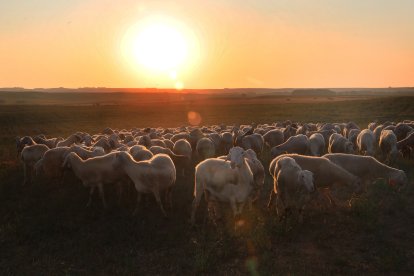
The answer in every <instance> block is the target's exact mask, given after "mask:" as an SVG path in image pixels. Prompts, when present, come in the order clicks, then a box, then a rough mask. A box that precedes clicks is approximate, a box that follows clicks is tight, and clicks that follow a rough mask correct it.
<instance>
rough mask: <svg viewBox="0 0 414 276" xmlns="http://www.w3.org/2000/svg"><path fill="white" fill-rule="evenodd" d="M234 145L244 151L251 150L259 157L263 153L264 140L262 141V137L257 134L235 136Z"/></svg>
mask: <svg viewBox="0 0 414 276" xmlns="http://www.w3.org/2000/svg"><path fill="white" fill-rule="evenodd" d="M248 133H249V132H248ZM234 145H235V146H239V147H242V148H243V149H245V150H247V149H252V150H254V151H255V152H256V154H257V155H260V154H261V153H262V151H263V146H264V139H263V136H262V135H260V134H258V133H253V134H250V135H246V134H243V135H238V134H236V139H235V143H234Z"/></svg>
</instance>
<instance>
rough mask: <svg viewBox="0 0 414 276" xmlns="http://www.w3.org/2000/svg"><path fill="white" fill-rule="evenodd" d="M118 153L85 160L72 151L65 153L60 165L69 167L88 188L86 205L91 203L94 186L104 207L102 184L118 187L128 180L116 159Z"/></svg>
mask: <svg viewBox="0 0 414 276" xmlns="http://www.w3.org/2000/svg"><path fill="white" fill-rule="evenodd" d="M122 153H123V152H122ZM120 154H121V152H112V153H109V154H107V155H103V156H98V157H94V158H90V159H87V160H82V158H80V157H79V156H78V155H77V154H76V153H74V152H70V153H68V154H67V155H66V157H65V160H64V162H63V165H62V167H63V168H64V169H71V170H72V171H73V173H74V174H75V176H76V177H77V178H78V179H79V180H80V181H81V182H82V184H83V185H84V186H85V187H88V188H90V191H89V201H88V203H87V205H86V206H87V207H89V206H90V205H91V203H92V195H93V193H94V191H95V188H98V191H99V194H100V197H101V200H102V205H103V207H104V208H105V209H106V208H107V204H106V200H105V194H104V184H107V183H110V184H117V185H118V187H120V186H121V184H122V183H124V182H128V177H127V176H126V174H125V173H124V171H123V170H121V169H120V161H119V159H118V157H119V155H120ZM131 158H132V157H131Z"/></svg>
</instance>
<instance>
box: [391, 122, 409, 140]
mask: <svg viewBox="0 0 414 276" xmlns="http://www.w3.org/2000/svg"><path fill="white" fill-rule="evenodd" d="M411 131H413V128H412V127H410V126H409V125H408V124H404V123H399V124H397V125H396V126H395V129H394V133H395V136H396V137H397V141H401V140H403V139H404V138H405V137H407V134H408V133H410V132H411Z"/></svg>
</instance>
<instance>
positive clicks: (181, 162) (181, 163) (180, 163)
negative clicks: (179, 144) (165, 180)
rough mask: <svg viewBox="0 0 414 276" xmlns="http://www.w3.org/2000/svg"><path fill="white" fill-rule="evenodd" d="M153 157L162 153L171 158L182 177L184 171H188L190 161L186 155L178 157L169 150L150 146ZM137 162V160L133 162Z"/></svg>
mask: <svg viewBox="0 0 414 276" xmlns="http://www.w3.org/2000/svg"><path fill="white" fill-rule="evenodd" d="M149 150H150V151H151V152H152V153H153V154H154V155H155V154H159V153H163V154H167V155H168V156H169V157H171V159H172V161H173V162H174V165H175V167H176V170H177V171H181V174H182V176H185V171H186V170H189V169H190V165H191V159H190V158H189V157H188V156H186V155H178V154H175V153H174V152H172V151H171V150H170V149H167V148H163V147H160V146H152V147H151V148H150V149H149ZM135 161H138V160H135Z"/></svg>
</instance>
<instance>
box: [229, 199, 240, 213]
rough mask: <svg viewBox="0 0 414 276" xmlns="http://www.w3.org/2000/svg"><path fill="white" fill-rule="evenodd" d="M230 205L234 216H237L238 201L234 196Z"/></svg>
mask: <svg viewBox="0 0 414 276" xmlns="http://www.w3.org/2000/svg"><path fill="white" fill-rule="evenodd" d="M230 206H231V209H232V210H233V215H234V217H236V216H237V215H238V214H239V213H238V209H237V203H236V200H235V199H234V198H230Z"/></svg>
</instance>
